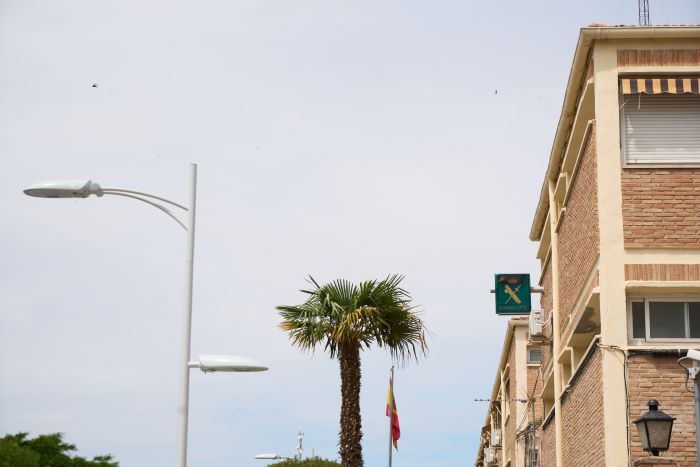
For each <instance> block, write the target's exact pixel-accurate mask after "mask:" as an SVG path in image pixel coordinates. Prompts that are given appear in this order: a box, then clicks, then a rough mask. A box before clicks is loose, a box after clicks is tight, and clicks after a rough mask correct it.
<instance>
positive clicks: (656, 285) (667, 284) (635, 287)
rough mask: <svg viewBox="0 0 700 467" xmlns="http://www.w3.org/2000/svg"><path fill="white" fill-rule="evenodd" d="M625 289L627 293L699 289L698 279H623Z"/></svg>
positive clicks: (691, 290) (679, 291) (677, 291)
mask: <svg viewBox="0 0 700 467" xmlns="http://www.w3.org/2000/svg"><path fill="white" fill-rule="evenodd" d="M625 290H627V292H628V293H635V292H640V293H641V292H647V293H654V292H661V293H664V292H665V293H671V292H675V293H683V292H695V293H697V292H698V290H700V281H625Z"/></svg>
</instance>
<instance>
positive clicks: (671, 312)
mask: <svg viewBox="0 0 700 467" xmlns="http://www.w3.org/2000/svg"><path fill="white" fill-rule="evenodd" d="M628 318H629V322H630V324H629V331H630V339H631V340H633V341H638V342H644V341H679V340H681V341H684V340H688V341H699V342H700V297H698V298H696V299H692V300H691V299H670V298H645V299H641V298H640V299H636V298H635V299H632V300H631V302H630V310H629V314H628Z"/></svg>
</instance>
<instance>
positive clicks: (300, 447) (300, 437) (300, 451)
mask: <svg viewBox="0 0 700 467" xmlns="http://www.w3.org/2000/svg"><path fill="white" fill-rule="evenodd" d="M303 439H304V432H303V431H301V428H299V431H298V432H297V455H296V458H297V459H299V460H301V456H302V454H304V447H303V444H302V441H303Z"/></svg>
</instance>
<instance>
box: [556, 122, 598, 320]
mask: <svg viewBox="0 0 700 467" xmlns="http://www.w3.org/2000/svg"><path fill="white" fill-rule="evenodd" d="M595 148H596V131H595V127H594V128H593V130H592V131H591V133H590V136H589V139H588V142H587V143H586V147H585V149H584V151H583V154H582V159H581V162H580V165H579V168H578V171H577V173H576V175H575V178H574V180H573V181H572V186H571V188H570V190H571V194H570V197H569V201H568V204H567V206H566V213H565V215H564V218H563V219H562V221H561V226H560V228H559V332H561V327H562V326H563V325H564V324H565V320H566V318H567V317H568V316H569V313H571V308H572V307H573V306H574V302H575V301H576V297H577V296H578V294H579V292H580V290H581V287H582V286H583V284H584V282H585V280H586V278H587V277H588V274H589V272H590V269H591V267H592V265H593V263H594V262H595V260H596V258H598V255H599V251H600V235H599V228H598V183H597V178H596V177H597V161H596V149H595Z"/></svg>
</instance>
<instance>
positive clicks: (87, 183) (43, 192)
mask: <svg viewBox="0 0 700 467" xmlns="http://www.w3.org/2000/svg"><path fill="white" fill-rule="evenodd" d="M24 194H25V195H29V196H36V197H38V198H87V197H88V196H90V195H97V196H102V195H103V192H102V188H101V187H100V185H99V184H98V183H95V182H93V181H92V180H55V181H50V182H41V183H35V184H34V185H31V186H29V187H27V188H25V189H24Z"/></svg>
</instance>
